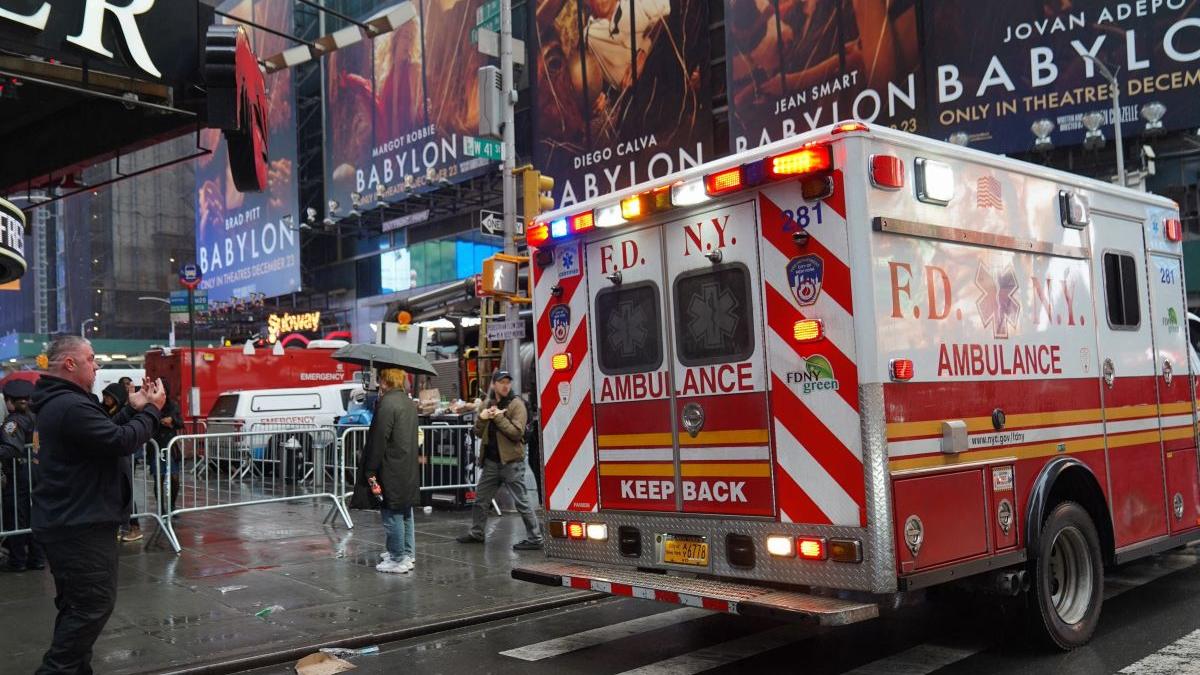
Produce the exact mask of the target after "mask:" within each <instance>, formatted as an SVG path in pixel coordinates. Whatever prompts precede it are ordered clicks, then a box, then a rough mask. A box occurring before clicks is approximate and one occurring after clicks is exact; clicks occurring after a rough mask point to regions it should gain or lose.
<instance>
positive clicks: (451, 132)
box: [325, 0, 490, 219]
mask: <svg viewBox="0 0 1200 675" xmlns="http://www.w3.org/2000/svg"><path fill="white" fill-rule="evenodd" d="M414 4H415V5H416V7H417V17H416V18H415V19H413V20H412V21H409V22H408V23H406V24H404V25H403V26H401V27H400V28H399V29H398V30H396V31H393V32H391V33H387V34H385V35H380V36H378V37H376V38H375V39H374V40H364V41H362V42H360V43H359V44H357V45H354V46H352V47H348V48H345V49H340V50H338V51H336V52H334V53H332V54H330V55H329V56H328V57H327V58H326V63H325V68H326V70H325V102H326V106H327V107H326V116H325V119H326V129H325V138H326V147H325V172H326V176H325V195H326V198H327V199H328V200H331V201H336V202H338V209H337V210H336V211H334V212H332V213H331V214H330V216H331V217H332V218H334V219H337V218H340V217H345V216H346V215H347V214H348V212H349V211H350V209H352V208H371V207H373V206H376V205H377V204H378V203H379V200H380V199H383V200H390V199H391V198H393V197H396V196H402V195H404V194H405V193H406V192H407V191H418V190H422V189H424V188H426V187H436V186H438V184H440V183H443V182H445V181H450V182H456V181H458V180H461V179H463V178H466V177H469V176H470V175H472V174H476V173H479V172H481V171H482V170H485V169H486V168H487V167H488V165H489V164H490V162H489V161H488V160H485V159H479V158H475V157H468V156H467V155H466V153H465V152H464V151H463V146H464V142H463V136H476V135H478V129H479V92H478V91H477V90H476V84H475V82H476V71H478V70H479V68H480V67H481V66H485V65H487V64H488V57H487V56H485V55H483V54H481V53H480V52H479V50H478V49H477V47H476V45H475V44H472V43H471V40H470V33H471V29H472V28H474V27H475V21H476V10H477V9H479V8H480V7H481V6H482V5H483V4H484V0H417V1H416V2H415V3H414ZM364 18H369V17H364Z"/></svg>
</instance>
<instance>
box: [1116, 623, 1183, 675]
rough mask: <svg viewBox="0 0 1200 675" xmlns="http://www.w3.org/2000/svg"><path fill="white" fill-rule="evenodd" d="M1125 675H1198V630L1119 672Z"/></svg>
mask: <svg viewBox="0 0 1200 675" xmlns="http://www.w3.org/2000/svg"><path fill="white" fill-rule="evenodd" d="M1120 672H1121V673H1124V674H1125V675H1187V674H1189V673H1191V674H1195V673H1200V630H1195V631H1192V632H1191V633H1188V634H1187V635H1184V636H1183V637H1181V638H1179V639H1178V640H1176V641H1174V642H1172V643H1171V644H1169V645H1167V646H1165V647H1163V648H1162V649H1160V650H1158V651H1156V652H1154V653H1153V654H1151V655H1150V656H1147V657H1146V658H1144V659H1142V660H1141V661H1138V662H1137V663H1133V664H1130V665H1128V666H1125V667H1124V668H1122V669H1121V670H1120Z"/></svg>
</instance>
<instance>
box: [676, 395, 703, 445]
mask: <svg viewBox="0 0 1200 675" xmlns="http://www.w3.org/2000/svg"><path fill="white" fill-rule="evenodd" d="M679 421H680V422H682V423H683V430H684V431H686V432H688V435H689V436H691V437H692V438H695V437H696V435H697V434H699V433H700V430H701V429H703V428H704V407H703V406H701V405H700V404H699V403H689V404H687V405H685V406H683V414H682V415H681V416H680V420H679Z"/></svg>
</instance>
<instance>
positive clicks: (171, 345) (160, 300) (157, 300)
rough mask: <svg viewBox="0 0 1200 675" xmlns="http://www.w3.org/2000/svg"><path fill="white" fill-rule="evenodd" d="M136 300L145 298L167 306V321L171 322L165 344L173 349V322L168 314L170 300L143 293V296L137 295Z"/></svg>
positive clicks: (147, 300)
mask: <svg viewBox="0 0 1200 675" xmlns="http://www.w3.org/2000/svg"><path fill="white" fill-rule="evenodd" d="M138 300H145V301H146V302H161V303H162V304H164V305H166V306H167V322H168V323H170V324H171V333H170V336H169V337H168V338H167V346H168V347H169V348H171V349H175V322H174V321H172V320H171V316H170V312H171V301H170V300H167V299H166V298H155V297H153V296H148V295H143V296H141V297H139V298H138Z"/></svg>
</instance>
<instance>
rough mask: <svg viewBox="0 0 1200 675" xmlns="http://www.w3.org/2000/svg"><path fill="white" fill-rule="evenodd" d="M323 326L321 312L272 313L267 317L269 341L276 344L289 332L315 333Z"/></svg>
mask: <svg viewBox="0 0 1200 675" xmlns="http://www.w3.org/2000/svg"><path fill="white" fill-rule="evenodd" d="M320 328H321V313H320V312H304V313H302V314H272V315H270V316H268V317H267V342H269V343H271V344H275V342H276V341H278V340H279V337H280V336H282V335H286V334H288V333H306V332H307V333H315V332H316V331H318V330H320Z"/></svg>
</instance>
